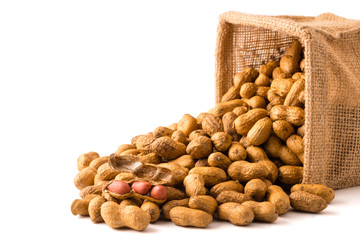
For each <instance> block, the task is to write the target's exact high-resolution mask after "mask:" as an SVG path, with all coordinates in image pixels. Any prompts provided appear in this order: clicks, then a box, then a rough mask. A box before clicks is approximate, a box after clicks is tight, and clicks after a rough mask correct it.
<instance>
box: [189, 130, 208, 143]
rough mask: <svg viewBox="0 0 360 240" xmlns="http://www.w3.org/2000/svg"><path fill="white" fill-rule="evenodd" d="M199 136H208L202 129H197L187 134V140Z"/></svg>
mask: <svg viewBox="0 0 360 240" xmlns="http://www.w3.org/2000/svg"><path fill="white" fill-rule="evenodd" d="M200 136H205V137H209V135H208V134H207V133H206V132H205V131H204V130H202V129H198V130H195V131H192V132H191V133H190V135H189V141H192V140H194V139H195V138H197V137H200Z"/></svg>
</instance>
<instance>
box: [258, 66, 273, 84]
mask: <svg viewBox="0 0 360 240" xmlns="http://www.w3.org/2000/svg"><path fill="white" fill-rule="evenodd" d="M260 68H261V67H260ZM269 77H270V76H266V75H265V74H263V73H260V74H259V76H258V77H257V78H256V80H255V81H254V83H255V84H256V85H258V86H264V87H269V86H270V83H271V82H270V79H269Z"/></svg>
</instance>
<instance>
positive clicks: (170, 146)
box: [151, 137, 186, 160]
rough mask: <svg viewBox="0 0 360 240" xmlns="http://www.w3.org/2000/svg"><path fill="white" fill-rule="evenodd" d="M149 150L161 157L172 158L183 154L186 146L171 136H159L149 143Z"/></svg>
mask: <svg viewBox="0 0 360 240" xmlns="http://www.w3.org/2000/svg"><path fill="white" fill-rule="evenodd" d="M151 150H153V151H154V152H155V153H156V154H157V155H159V156H160V157H162V158H165V159H168V160H172V159H175V158H178V157H180V156H181V155H184V154H185V153H186V146H185V145H184V144H183V143H180V142H177V141H175V140H173V139H172V138H171V137H160V138H158V139H156V140H155V141H154V142H152V143H151Z"/></svg>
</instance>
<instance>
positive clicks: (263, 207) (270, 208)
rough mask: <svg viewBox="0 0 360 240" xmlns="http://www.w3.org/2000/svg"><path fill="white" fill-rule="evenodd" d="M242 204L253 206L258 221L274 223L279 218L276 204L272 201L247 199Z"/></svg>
mask: <svg viewBox="0 0 360 240" xmlns="http://www.w3.org/2000/svg"><path fill="white" fill-rule="evenodd" d="M242 205H244V206H248V207H250V208H251V210H252V211H253V212H254V215H255V218H254V219H255V220H257V221H261V222H269V223H272V222H275V221H276V219H277V218H278V214H277V212H276V208H275V205H274V204H272V203H270V202H255V201H246V202H243V203H242Z"/></svg>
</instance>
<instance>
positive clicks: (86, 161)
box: [77, 152, 100, 171]
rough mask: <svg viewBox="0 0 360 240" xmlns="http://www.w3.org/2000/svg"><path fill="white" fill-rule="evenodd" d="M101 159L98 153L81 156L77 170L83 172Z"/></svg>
mask: <svg viewBox="0 0 360 240" xmlns="http://www.w3.org/2000/svg"><path fill="white" fill-rule="evenodd" d="M99 157H100V156H99V154H98V153H96V152H88V153H84V154H81V155H80V156H79V157H78V159H77V169H78V170H79V171H81V170H83V169H84V168H86V167H88V166H89V165H90V163H91V162H92V161H93V160H94V159H96V158H99Z"/></svg>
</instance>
